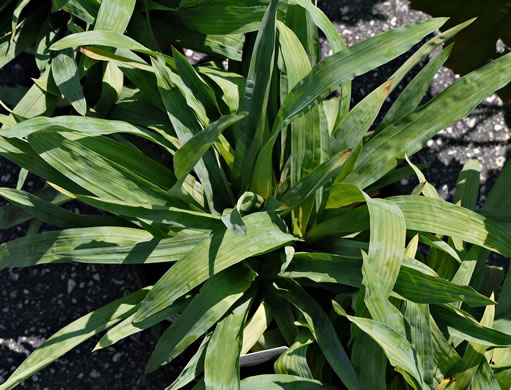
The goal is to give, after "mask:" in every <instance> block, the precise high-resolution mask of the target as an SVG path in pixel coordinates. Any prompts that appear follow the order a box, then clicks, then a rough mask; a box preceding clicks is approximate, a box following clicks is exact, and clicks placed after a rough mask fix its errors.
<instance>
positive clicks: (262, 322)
mask: <svg viewBox="0 0 511 390" xmlns="http://www.w3.org/2000/svg"><path fill="white" fill-rule="evenodd" d="M272 319H273V317H272V314H271V311H270V307H269V305H268V304H267V303H265V302H264V301H262V302H261V304H260V305H259V307H258V308H257V310H256V311H255V313H254V314H253V315H252V318H250V320H249V321H248V322H247V324H246V325H245V327H244V329H243V345H242V347H241V351H240V354H241V355H244V354H246V353H247V352H248V351H250V349H251V348H252V347H253V346H254V345H255V343H257V340H259V338H260V337H261V335H262V334H263V333H264V332H265V331H266V329H268V326H269V325H270V322H271V321H272Z"/></svg>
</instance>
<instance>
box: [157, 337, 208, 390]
mask: <svg viewBox="0 0 511 390" xmlns="http://www.w3.org/2000/svg"><path fill="white" fill-rule="evenodd" d="M210 339H211V334H207V335H206V336H205V337H204V339H203V340H202V343H201V344H200V346H199V349H198V350H197V352H196V353H195V355H193V357H192V358H191V359H190V361H189V362H188V363H187V364H186V366H185V368H183V370H182V371H181V373H180V374H179V376H178V377H177V379H176V380H175V381H174V382H172V384H171V385H170V386H169V387H167V388H166V389H165V390H178V389H180V388H182V387H183V386H186V385H187V384H188V383H190V382H191V381H193V380H194V379H195V378H197V377H198V376H199V375H200V374H201V373H202V371H204V358H205V356H206V348H207V346H208V342H209V340H210Z"/></svg>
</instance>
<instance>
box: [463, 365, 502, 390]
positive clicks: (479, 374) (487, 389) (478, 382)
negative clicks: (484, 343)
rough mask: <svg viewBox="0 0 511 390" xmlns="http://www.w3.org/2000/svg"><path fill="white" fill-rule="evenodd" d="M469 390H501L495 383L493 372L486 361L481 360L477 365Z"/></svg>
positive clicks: (497, 383) (496, 382)
mask: <svg viewBox="0 0 511 390" xmlns="http://www.w3.org/2000/svg"><path fill="white" fill-rule="evenodd" d="M470 389H471V390H501V389H502V387H501V386H500V384H499V382H498V381H497V378H496V375H495V372H494V370H492V368H491V367H490V365H489V364H488V362H487V361H486V360H483V361H482V362H481V364H480V365H479V369H478V370H477V371H476V373H475V375H474V377H473V378H472V381H471V382H470Z"/></svg>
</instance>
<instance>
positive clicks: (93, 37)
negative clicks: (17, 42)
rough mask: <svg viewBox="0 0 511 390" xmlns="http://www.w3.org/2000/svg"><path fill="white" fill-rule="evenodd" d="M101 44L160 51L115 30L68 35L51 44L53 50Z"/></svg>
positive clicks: (149, 52) (141, 50)
mask: <svg viewBox="0 0 511 390" xmlns="http://www.w3.org/2000/svg"><path fill="white" fill-rule="evenodd" d="M90 45H99V46H107V47H113V48H117V49H126V50H133V51H137V52H140V53H143V54H147V55H151V56H155V57H156V56H157V55H158V53H156V52H155V51H152V50H150V49H148V48H147V47H145V46H144V45H142V44H140V43H138V42H137V41H135V40H134V39H132V38H130V37H127V36H125V35H122V34H120V33H118V32H114V31H105V30H101V31H98V30H96V31H87V32H82V33H76V34H71V35H68V36H66V37H64V38H62V39H60V40H59V41H57V42H56V43H54V44H53V45H51V46H50V49H51V50H64V49H68V48H75V47H79V46H90Z"/></svg>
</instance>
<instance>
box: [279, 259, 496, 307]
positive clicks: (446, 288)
mask: <svg viewBox="0 0 511 390" xmlns="http://www.w3.org/2000/svg"><path fill="white" fill-rule="evenodd" d="M404 261H405V262H404V263H403V265H402V266H401V268H400V270H399V275H398V278H397V280H396V283H395V285H394V291H395V292H396V293H398V294H399V295H400V296H403V297H405V298H406V299H408V300H411V301H412V302H416V303H448V302H456V301H463V302H465V303H467V304H468V305H470V306H483V305H488V304H491V303H492V301H491V300H490V299H488V298H487V297H485V296H484V295H481V294H479V293H478V292H477V291H475V290H474V289H472V288H471V287H468V286H459V285H456V284H453V283H451V282H449V281H448V280H445V279H442V278H439V277H438V276H434V275H431V274H428V273H426V272H428V269H429V268H428V269H423V267H422V266H421V268H417V267H415V265H414V264H413V263H410V262H409V261H407V260H406V259H405V260H404ZM419 264H420V263H419ZM361 270H362V259H361V258H353V257H344V256H339V255H333V254H328V253H314V252H312V253H296V254H295V255H294V257H293V261H292V262H291V263H290V265H289V266H288V267H287V268H286V269H285V270H284V271H282V272H281V273H280V276H282V277H286V278H308V279H310V280H313V281H315V282H318V283H339V284H344V285H348V286H352V287H360V286H361V285H362V271H361ZM431 271H432V270H431V269H429V272H431Z"/></svg>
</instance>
